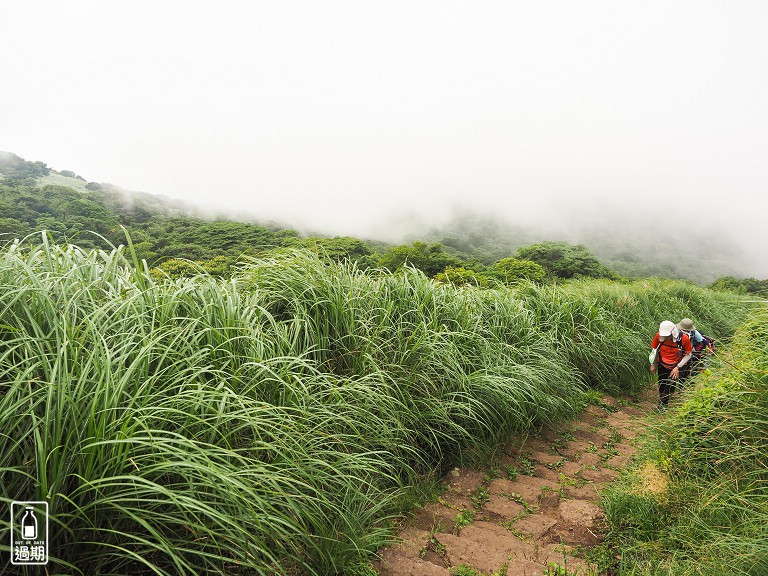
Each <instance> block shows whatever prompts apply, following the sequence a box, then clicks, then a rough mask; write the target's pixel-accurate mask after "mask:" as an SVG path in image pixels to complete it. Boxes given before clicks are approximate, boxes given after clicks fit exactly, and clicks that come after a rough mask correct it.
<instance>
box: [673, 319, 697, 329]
mask: <svg viewBox="0 0 768 576" xmlns="http://www.w3.org/2000/svg"><path fill="white" fill-rule="evenodd" d="M677 327H678V328H680V330H685V331H686V332H693V331H694V330H696V326H695V325H694V324H693V320H691V319H690V318H683V319H682V320H680V322H678V323H677Z"/></svg>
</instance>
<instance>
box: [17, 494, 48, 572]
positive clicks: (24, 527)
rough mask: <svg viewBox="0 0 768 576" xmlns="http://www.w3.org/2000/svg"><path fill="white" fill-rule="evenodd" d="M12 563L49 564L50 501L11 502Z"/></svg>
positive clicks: (20, 564) (25, 564)
mask: <svg viewBox="0 0 768 576" xmlns="http://www.w3.org/2000/svg"><path fill="white" fill-rule="evenodd" d="M10 534H11V546H10V552H11V564H13V565H15V566H28V565H32V566H35V565H37V566H41V565H44V564H48V542H49V540H48V502H12V503H11V530H10Z"/></svg>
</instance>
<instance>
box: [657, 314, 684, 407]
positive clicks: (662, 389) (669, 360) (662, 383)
mask: <svg viewBox="0 0 768 576" xmlns="http://www.w3.org/2000/svg"><path fill="white" fill-rule="evenodd" d="M651 348H653V349H654V350H655V351H656V353H655V354H654V355H653V360H652V361H651V374H653V373H655V372H657V371H658V378H659V408H662V409H664V408H666V407H667V406H668V405H669V399H670V397H671V396H672V394H673V393H674V392H675V391H676V389H677V384H678V382H679V380H680V371H681V370H682V369H683V368H684V367H685V365H686V364H687V363H688V362H689V361H690V359H691V357H692V356H693V347H692V346H691V339H690V338H689V337H688V335H687V334H686V333H684V332H683V331H681V330H680V329H679V328H678V327H677V326H676V325H675V323H674V322H672V321H670V320H664V321H663V322H662V323H661V324H659V331H658V332H657V333H656V335H655V336H654V337H653V341H652V342H651Z"/></svg>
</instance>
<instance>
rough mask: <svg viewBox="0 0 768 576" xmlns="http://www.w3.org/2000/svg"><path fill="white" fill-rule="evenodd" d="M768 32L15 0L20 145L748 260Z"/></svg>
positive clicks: (261, 192)
mask: <svg viewBox="0 0 768 576" xmlns="http://www.w3.org/2000/svg"><path fill="white" fill-rule="evenodd" d="M766 31H768V2H764V1H763V0H756V1H729V2H726V1H722V2H712V1H702V0H695V1H678V2H675V1H669V0H665V1H664V2H653V1H643V2H625V1H620V0H610V1H592V0H590V1H577V0H563V1H544V0H540V1H529V2H523V1H515V0H504V1H487V2H483V1H481V0H474V1H461V2H458V1H454V2H452V1H448V0H425V1H419V0H408V1H396V0H388V1H386V2H371V1H365V0H349V1H337V0H325V1H320V0H316V1H310V0H301V1H293V0H270V1H252V2H228V1H218V2H201V1H194V0H193V1H189V0H188V1H184V2H180V1H179V2H170V1H158V0H153V1H151V2H149V1H143V0H142V1H132V2H104V1H83V0H68V1H66V2H62V1H60V0H49V1H39V0H23V1H22V0H8V1H5V2H3V6H2V13H1V14H0V51H1V52H0V53H1V54H2V60H0V62H2V65H1V66H0V70H2V86H3V88H2V90H1V91H0V150H6V151H10V152H14V153H16V154H18V155H20V156H22V157H24V158H25V159H27V160H42V161H43V162H46V163H47V164H48V165H49V166H51V167H52V168H54V169H56V170H64V169H68V170H73V171H75V172H77V173H78V174H80V175H82V176H83V177H84V178H85V179H87V180H89V181H97V182H111V183H114V184H117V185H119V186H121V187H124V188H127V189H131V190H139V191H144V192H150V193H155V194H165V195H168V196H171V197H177V198H189V199H193V200H198V201H203V202H206V203H209V204H211V205H214V206H217V207H221V208H232V209H242V210H248V211H250V212H251V213H254V214H256V215H261V216H265V217H270V218H279V219H282V220H288V221H290V222H293V223H295V224H296V226H306V225H308V226H315V227H321V228H325V229H329V230H330V231H334V232H337V233H350V234H356V235H361V236H368V237H370V236H375V235H377V234H378V235H380V234H383V232H384V231H385V230H386V229H387V228H389V227H390V226H391V222H392V221H393V219H396V218H400V219H402V218H406V219H410V220H413V219H414V217H415V218H416V219H417V220H418V219H422V220H423V221H424V222H425V223H433V222H437V221H440V220H441V219H444V218H447V217H448V216H450V215H451V214H452V213H454V212H455V211H456V210H457V209H458V210H467V209H475V210H480V211H489V212H492V213H494V214H496V215H498V216H501V217H506V218H509V219H512V220H523V221H526V222H530V223H542V222H544V223H547V222H549V223H561V224H567V223H568V222H569V221H571V222H572V221H574V220H576V221H580V222H584V221H590V222H591V221H593V220H594V221H595V222H599V221H600V220H602V221H603V222H607V221H608V220H610V221H611V222H615V221H616V220H622V219H625V220H626V222H627V224H628V225H636V224H639V223H648V222H660V223H662V224H663V225H664V227H665V228H666V227H667V226H669V227H673V226H680V225H687V226H688V227H698V228H699V229H701V230H707V228H708V227H710V226H717V225H720V226H730V227H731V228H732V229H733V230H738V232H739V234H740V235H741V236H742V237H744V238H745V239H747V240H745V250H749V249H752V248H750V247H754V246H765V245H766V244H768V233H767V232H766V226H765V220H766V218H765V211H764V210H762V209H758V202H760V199H761V198H762V197H764V196H765V191H766V184H767V183H768V162H767V161H766V160H767V159H768V112H767V110H766V103H767V102H768V90H767V89H766V88H767V85H768V76H767V75H766V70H767V69H768V34H767V33H766ZM686 205H687V206H689V208H686V207H685V206H686ZM457 206H458V208H457ZM617 207H623V212H622V213H619V212H618V211H617V210H616V209H617ZM414 215H415V216H414ZM598 225H599V224H598ZM764 252H768V250H763V249H760V250H757V249H754V254H755V258H757V259H760V258H763V260H762V261H761V262H760V265H761V266H764V268H765V270H766V272H765V275H766V276H768V256H766V255H765V254H764Z"/></svg>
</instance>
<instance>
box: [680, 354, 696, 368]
mask: <svg viewBox="0 0 768 576" xmlns="http://www.w3.org/2000/svg"><path fill="white" fill-rule="evenodd" d="M691 356H693V352H688V354H686V355H685V356H683V357H682V358H681V359H680V362H678V363H677V367H678V368H682V367H683V366H685V365H686V364H688V361H689V360H690V359H691Z"/></svg>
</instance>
